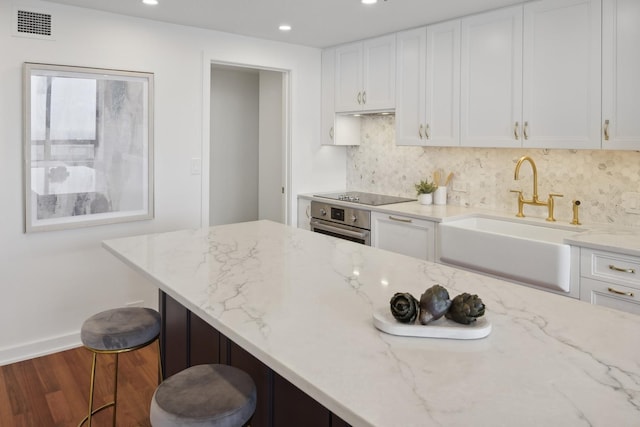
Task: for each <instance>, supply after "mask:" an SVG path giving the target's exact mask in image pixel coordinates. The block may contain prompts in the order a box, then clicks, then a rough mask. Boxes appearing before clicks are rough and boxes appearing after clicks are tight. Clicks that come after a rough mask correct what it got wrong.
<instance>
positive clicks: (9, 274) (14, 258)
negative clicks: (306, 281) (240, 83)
mask: <svg viewBox="0 0 640 427" xmlns="http://www.w3.org/2000/svg"><path fill="white" fill-rule="evenodd" d="M15 4H17V5H20V6H23V7H24V8H26V9H29V10H35V11H47V12H49V13H52V15H53V27H54V35H55V41H46V40H38V39H28V38H19V37H13V36H11V29H10V25H9V23H10V22H11V14H12V12H13V10H12V2H10V1H6V0H3V1H2V2H0V22H2V25H0V52H2V61H0V94H1V96H0V200H2V216H1V219H2V221H0V242H1V243H0V286H2V298H0V324H1V325H2V328H0V364H5V363H8V362H11V361H14V360H19V359H24V358H28V357H31V356H34V355H39V354H44V353H47V352H51V351H55V350H57V349H61V348H67V347H70V346H76V345H78V343H79V339H78V338H79V337H78V333H79V328H80V325H81V324H82V322H83V320H84V319H85V318H87V317H88V316H90V315H91V314H93V313H96V312H98V311H100V310H103V309H107V308H111V307H115V306H120V305H123V304H125V303H127V302H134V301H144V304H145V305H148V306H155V305H156V290H155V288H154V287H153V286H152V285H151V284H150V283H148V282H147V281H146V279H144V278H143V277H142V276H140V275H138V274H136V273H134V272H132V271H131V270H130V269H129V268H128V267H126V266H124V265H123V264H122V263H121V262H120V261H118V260H116V259H115V258H114V257H113V256H112V255H110V254H108V253H107V252H106V251H105V250H104V249H102V248H101V246H100V242H101V241H102V240H104V239H109V238H116V237H121V236H127V235H134V234H144V233H150V232H157V231H166V230H174V229H180V228H190V227H198V226H200V224H201V222H202V214H203V213H204V212H205V211H207V210H208V197H207V196H206V193H205V191H204V190H205V187H208V171H207V170H206V167H208V163H209V162H208V157H207V156H208V151H206V150H205V148H204V147H205V146H206V145H208V136H209V135H208V131H206V129H208V123H205V122H206V121H207V120H208V119H205V117H208V114H209V111H208V110H209V106H208V101H209V100H208V91H209V87H208V86H209V84H208V82H207V80H206V79H205V76H204V72H203V70H207V69H209V64H208V63H207V64H204V63H203V62H206V61H210V60H215V59H219V60H221V61H227V62H231V63H248V64H255V65H260V64H261V63H262V64H265V65H266V66H270V65H269V64H274V63H275V64H282V65H277V67H276V68H284V69H286V70H289V71H290V76H291V99H290V102H291V106H292V108H291V115H292V116H291V143H292V149H291V160H290V161H291V164H292V170H291V178H292V188H291V190H290V198H291V201H290V203H291V204H292V207H293V209H292V211H293V216H292V218H291V223H294V224H295V220H296V216H295V211H296V210H295V195H296V194H297V193H298V192H307V191H325V190H326V191H328V190H332V189H335V188H341V187H344V184H345V180H346V171H345V166H346V155H345V151H344V150H343V149H342V148H336V147H320V145H319V136H318V135H319V129H320V124H319V116H320V52H319V51H318V50H316V49H310V48H304V47H300V46H294V45H288V44H282V43H275V42H269V41H265V40H257V39H252V38H247V37H240V36H236V35H231V34H225V33H219V32H213V31H205V30H200V29H194V28H188V27H180V26H175V25H169V24H164V23H156V22H152V21H145V20H140V19H134V18H127V17H123V16H119V15H114V14H108V13H103V12H98V11H91V10H87V9H82V8H74V7H68V6H63V5H58V4H54V3H46V2H31V1H30V2H28V3H27V2H22V1H16V2H15ZM203 53H204V54H203ZM203 58H205V61H203ZM23 62H43V63H54V64H65V65H79V66H88V67H104V68H117V69H125V70H137V71H150V72H153V73H155V214H156V218H155V219H154V220H151V221H143V222H133V223H126V224H118V225H106V226H97V227H90V228H86V229H82V230H68V231H66V230H65V231H52V232H42V233H34V234H29V235H25V234H23V232H22V230H23V207H22V205H23V200H22V199H23V191H22V187H21V184H20V183H21V182H22V172H23V171H22V164H21V159H22V156H21V146H22V140H21V138H22V132H21V122H22V111H21V108H22V107H21V106H22V97H21V86H22V85H21V67H22V63H23ZM206 78H208V76H206ZM205 134H206V135H205ZM205 151H206V152H205ZM194 157H202V159H203V175H202V176H200V175H192V174H191V159H192V158H194ZM207 190H208V188H207Z"/></svg>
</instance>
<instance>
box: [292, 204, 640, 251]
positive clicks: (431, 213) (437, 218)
mask: <svg viewBox="0 0 640 427" xmlns="http://www.w3.org/2000/svg"><path fill="white" fill-rule="evenodd" d="M299 197H301V198H304V199H308V200H321V201H326V199H323V198H319V197H315V196H313V195H311V194H301V195H300V196H299ZM331 203H333V204H342V205H349V206H357V207H360V208H364V209H369V210H371V211H375V212H382V213H387V214H390V215H405V216H408V217H412V218H417V219H426V220H429V221H434V222H446V221H451V220H455V219H460V218H465V217H471V216H485V217H490V218H502V219H508V220H512V221H516V222H524V223H530V224H538V225H541V226H545V227H558V228H563V229H568V230H571V229H574V230H575V231H576V234H575V235H573V236H571V237H567V238H565V243H567V244H570V245H573V246H580V247H585V248H590V249H597V250H604V251H612V252H618V253H622V254H625V255H631V256H640V228H629V227H617V226H615V225H609V224H597V223H593V224H591V223H585V224H581V225H579V226H576V225H571V224H569V223H568V222H567V221H564V222H563V221H556V222H548V221H546V220H545V219H544V218H542V217H534V216H527V217H525V218H516V217H515V213H514V212H515V211H514V212H499V211H494V210H490V209H482V208H474V207H464V206H455V205H421V204H420V203H418V202H417V201H414V202H404V203H394V204H390V205H382V206H363V205H360V204H355V203H350V202H346V201H338V200H331Z"/></svg>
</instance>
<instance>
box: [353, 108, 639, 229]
mask: <svg viewBox="0 0 640 427" xmlns="http://www.w3.org/2000/svg"><path fill="white" fill-rule="evenodd" d="M361 126H362V127H361V145H359V146H353V147H348V148H347V189H348V190H358V191H367V192H375V193H381V194H389V195H397V196H405V197H415V189H414V184H415V183H416V182H418V181H419V180H421V179H425V178H428V179H429V181H432V180H433V172H434V171H435V170H440V171H441V174H442V175H443V177H446V176H447V175H448V174H449V172H453V173H454V176H453V179H452V180H451V183H450V184H449V192H448V203H449V204H454V205H460V206H470V207H478V208H487V209H492V210H498V211H505V212H510V211H513V213H514V214H515V213H516V212H517V203H516V200H517V195H516V194H515V193H511V192H510V191H509V190H511V189H522V190H523V191H524V196H525V198H530V197H531V194H532V172H531V168H530V166H529V164H527V163H525V164H523V165H522V167H521V169H520V179H519V180H518V181H515V180H514V170H515V165H516V162H517V161H518V159H519V158H520V157H522V156H524V155H529V156H531V157H532V158H533V160H534V161H535V162H536V165H537V168H538V193H539V197H540V199H541V200H546V198H547V195H548V194H549V193H560V194H563V195H564V197H562V198H557V199H556V203H555V217H556V219H557V220H558V222H559V223H563V222H564V223H566V222H569V221H571V218H572V210H571V203H572V200H580V201H581V206H580V220H581V221H582V222H583V223H584V224H588V223H609V224H616V225H620V226H632V227H640V152H637V151H605V150H602V151H601V150H560V149H558V150H540V149H505V148H460V147H451V148H449V147H406V146H396V145H395V117H393V116H368V117H363V118H362V125H361ZM629 211H631V212H634V211H636V212H638V213H631V212H629ZM524 213H525V215H527V216H531V217H541V218H545V217H546V214H547V209H546V207H544V206H529V205H525V207H524Z"/></svg>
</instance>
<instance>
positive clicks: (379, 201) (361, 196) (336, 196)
mask: <svg viewBox="0 0 640 427" xmlns="http://www.w3.org/2000/svg"><path fill="white" fill-rule="evenodd" d="M314 196H315V197H322V198H325V199H331V200H341V201H344V202H351V203H360V204H361V205H369V206H381V205H390V204H392V203H402V202H411V201H414V200H416V199H408V198H406V197H397V196H386V195H384V194H374V193H363V192H361V191H345V192H344V193H330V194H315V195H314Z"/></svg>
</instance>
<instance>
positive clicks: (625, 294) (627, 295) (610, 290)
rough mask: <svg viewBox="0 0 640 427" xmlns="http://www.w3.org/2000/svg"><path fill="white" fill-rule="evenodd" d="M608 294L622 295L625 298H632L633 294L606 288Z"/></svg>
mask: <svg viewBox="0 0 640 427" xmlns="http://www.w3.org/2000/svg"><path fill="white" fill-rule="evenodd" d="M607 290H608V291H609V292H611V293H612V294H617V295H624V296H625V297H633V292H623V291H619V290H617V289H613V288H607Z"/></svg>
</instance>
